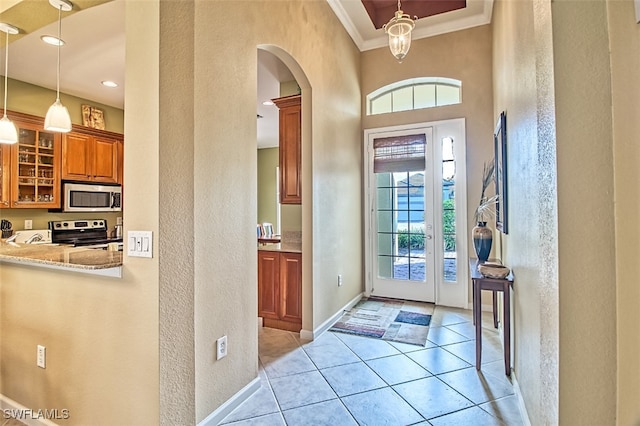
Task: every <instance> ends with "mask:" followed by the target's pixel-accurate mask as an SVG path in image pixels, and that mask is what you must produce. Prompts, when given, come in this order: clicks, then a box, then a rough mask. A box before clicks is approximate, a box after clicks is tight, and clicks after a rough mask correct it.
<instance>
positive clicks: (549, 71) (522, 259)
mask: <svg viewBox="0 0 640 426" xmlns="http://www.w3.org/2000/svg"><path fill="white" fill-rule="evenodd" d="M549 14H550V5H549V3H548V2H546V3H545V2H539V3H538V4H537V5H536V9H535V10H534V2H531V1H498V2H496V3H495V4H494V10H493V31H494V32H493V54H494V59H493V72H494V113H495V114H498V113H499V112H501V111H505V112H506V114H507V155H508V161H507V164H508V177H507V179H508V180H507V182H508V187H509V193H508V197H509V200H508V203H509V205H508V208H509V212H508V214H509V216H508V220H509V234H508V235H503V234H500V236H501V242H502V251H503V261H504V262H505V264H507V265H509V266H510V267H511V268H513V270H514V273H515V276H516V281H515V284H514V290H515V291H514V293H513V320H514V327H513V330H514V332H513V334H514V346H515V361H514V373H515V374H516V376H517V378H518V382H519V384H520V388H521V391H522V395H523V398H524V401H525V404H526V407H527V411H528V413H529V417H530V419H531V421H532V424H557V422H558V418H557V416H558V413H557V404H558V402H557V399H558V389H557V388H558V380H557V376H558V365H557V362H558V313H557V306H558V303H559V302H558V290H557V286H558V278H557V276H555V274H556V270H557V265H558V254H557V246H556V244H557V243H556V239H557V217H556V215H557V213H556V211H557V206H556V196H555V178H556V172H555V127H554V121H553V118H554V110H553V102H554V100H553V68H552V63H551V60H552V56H551V55H552V53H553V52H552V46H551V29H550V15H549Z"/></svg>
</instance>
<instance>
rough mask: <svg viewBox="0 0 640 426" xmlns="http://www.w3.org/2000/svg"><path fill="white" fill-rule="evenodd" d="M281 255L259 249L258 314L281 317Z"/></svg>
mask: <svg viewBox="0 0 640 426" xmlns="http://www.w3.org/2000/svg"><path fill="white" fill-rule="evenodd" d="M279 262H280V255H279V253H278V252H269V251H258V316H261V317H263V318H271V319H279V312H278V311H279V302H280V273H279V269H280V263H279Z"/></svg>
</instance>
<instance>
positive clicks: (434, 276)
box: [365, 119, 468, 307]
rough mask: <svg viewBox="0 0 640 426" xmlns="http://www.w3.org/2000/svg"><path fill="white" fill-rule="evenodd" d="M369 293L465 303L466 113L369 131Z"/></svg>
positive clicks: (366, 259) (367, 167) (450, 303)
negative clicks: (449, 118)
mask: <svg viewBox="0 0 640 426" xmlns="http://www.w3.org/2000/svg"><path fill="white" fill-rule="evenodd" d="M365 143H366V150H365V152H366V153H365V161H366V167H365V182H366V187H367V188H366V200H365V202H366V217H365V226H366V232H365V235H366V241H365V252H366V257H365V267H366V274H365V276H366V281H367V282H366V292H365V293H366V294H367V295H373V296H380V297H390V298H398V299H406V300H417V301H424V302H432V303H442V304H445V305H448V306H459V307H467V306H466V298H467V278H466V277H467V276H468V270H467V262H466V261H462V262H458V259H461V260H465V259H466V253H467V250H466V245H467V238H466V185H465V182H466V176H465V173H464V167H465V159H464V151H465V143H464V120H463V119H456V120H447V121H442V122H435V123H423V124H415V125H408V126H398V127H392V128H383V129H372V130H367V131H365Z"/></svg>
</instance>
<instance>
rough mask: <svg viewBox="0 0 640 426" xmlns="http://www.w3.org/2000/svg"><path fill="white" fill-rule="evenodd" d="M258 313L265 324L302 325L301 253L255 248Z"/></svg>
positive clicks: (284, 327)
mask: <svg viewBox="0 0 640 426" xmlns="http://www.w3.org/2000/svg"><path fill="white" fill-rule="evenodd" d="M258 316H259V317H262V320H263V325H264V326H265V327H272V328H279V329H282V330H288V331H295V332H299V331H300V329H301V328H302V254H300V253H289V252H277V251H266V250H258Z"/></svg>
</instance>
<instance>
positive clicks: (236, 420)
mask: <svg viewBox="0 0 640 426" xmlns="http://www.w3.org/2000/svg"><path fill="white" fill-rule="evenodd" d="M482 325H483V341H482V342H483V352H482V362H483V364H482V369H481V371H479V372H478V371H476V369H475V367H474V365H475V343H474V337H475V331H474V326H473V324H472V316H471V311H468V310H462V309H453V308H445V307H439V306H438V307H436V308H435V310H434V314H433V318H432V321H431V327H430V329H429V336H428V341H427V344H426V345H425V347H420V346H415V345H407V344H399V343H389V342H386V341H383V340H378V339H372V338H366V337H358V336H352V335H348V334H342V333H333V332H326V333H324V334H323V335H321V336H320V337H319V338H318V339H316V340H314V341H304V340H301V339H300V337H299V335H298V334H297V333H290V332H286V331H281V330H275V329H270V328H263V329H261V331H260V333H259V366H260V378H261V384H262V386H261V388H260V390H259V391H258V392H256V393H255V394H254V395H253V396H251V398H249V399H248V400H247V401H245V402H244V403H243V404H242V405H241V406H240V407H238V408H237V409H236V410H235V411H233V412H232V413H231V414H229V416H227V417H226V418H225V419H224V420H223V421H222V422H221V423H220V424H225V425H267V426H271V425H289V426H296V425H303V426H310V425H313V426H316V425H331V426H342V425H375V426H377V425H393V426H396V425H414V424H416V425H436V426H445V425H455V426H464V425H473V426H480V425H509V426H511V425H513V426H516V425H521V424H522V420H521V417H520V412H519V410H518V403H517V399H516V396H515V395H514V390H513V387H512V384H511V382H510V380H509V378H508V377H507V376H505V374H504V364H503V361H502V347H501V345H500V339H499V336H498V332H497V330H496V329H494V328H493V320H492V317H491V314H490V313H485V314H483V323H482Z"/></svg>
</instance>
